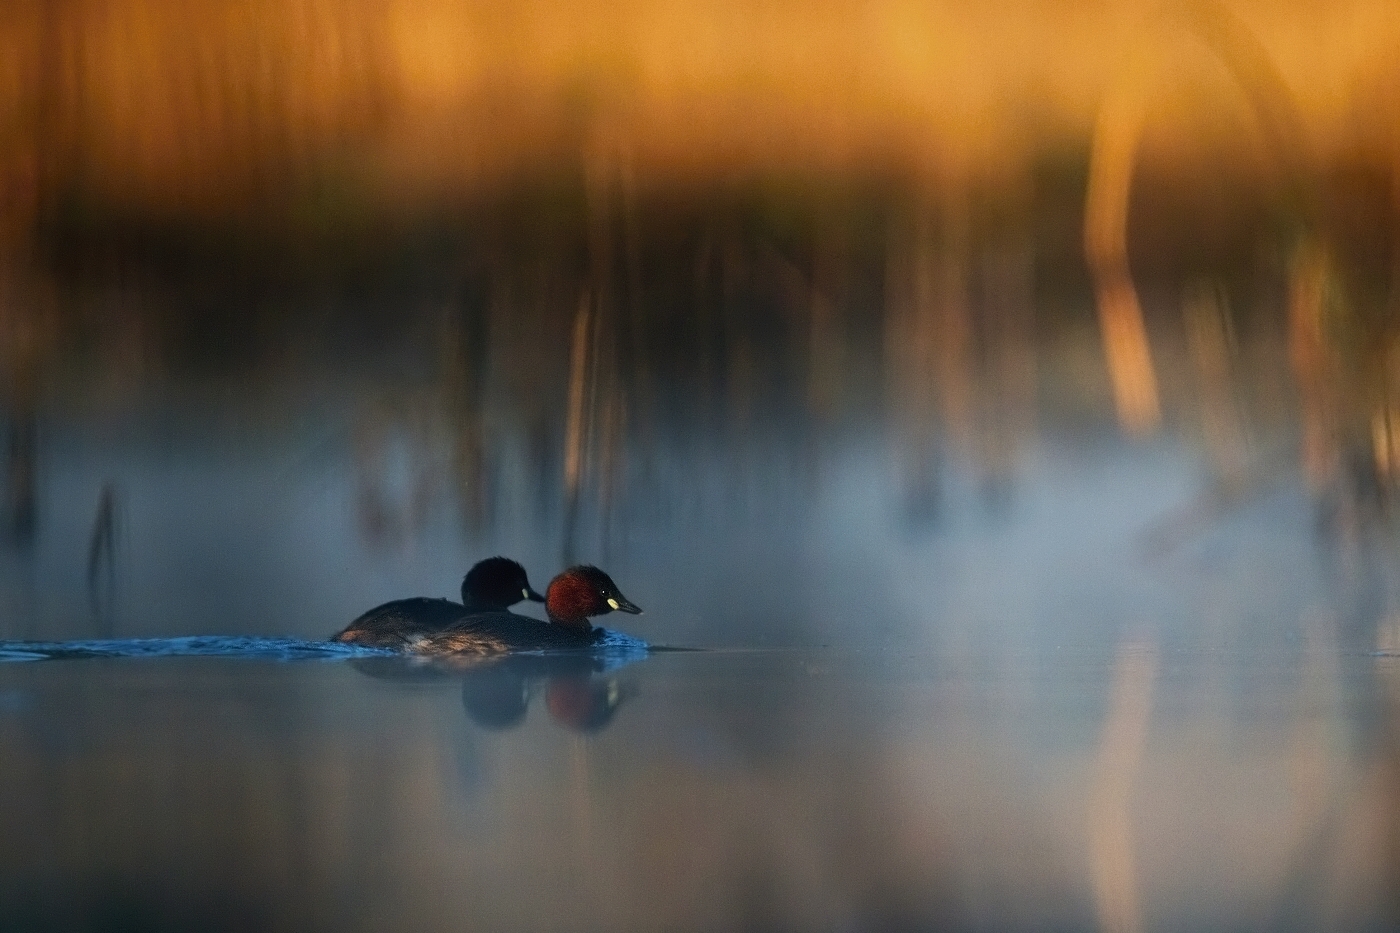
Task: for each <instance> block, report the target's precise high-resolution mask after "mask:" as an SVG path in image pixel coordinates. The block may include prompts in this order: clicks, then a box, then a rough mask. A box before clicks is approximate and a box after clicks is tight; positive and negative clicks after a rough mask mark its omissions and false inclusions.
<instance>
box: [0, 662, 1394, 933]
mask: <svg viewBox="0 0 1400 933" xmlns="http://www.w3.org/2000/svg"><path fill="white" fill-rule="evenodd" d="M378 661H383V664H377V663H369V662H366V661H358V662H356V661H336V662H301V663H281V664H278V663H267V662H261V661H241V660H232V659H208V658H205V659H157V660H126V661H123V660H93V661H68V662H40V663H31V664H7V665H4V666H3V667H0V742H2V743H3V746H0V747H2V748H3V753H4V759H5V762H6V767H5V768H4V770H3V773H0V787H3V791H4V794H5V796H6V799H8V800H11V801H22V802H23V803H22V805H16V806H10V807H7V808H5V810H4V816H3V817H2V818H0V820H2V821H3V833H4V837H5V838H6V839H7V840H8V841H9V844H7V845H6V846H5V847H4V850H3V851H4V854H3V856H0V858H3V862H4V868H3V878H4V886H3V888H0V892H3V900H2V901H0V903H3V913H0V916H3V919H4V924H3V925H4V927H5V928H6V929H20V930H28V929H35V930H47V929H101V930H117V929H123V930H125V929H141V930H146V929H158V930H159V929H178V928H190V927H191V925H193V926H197V927H198V928H201V929H249V928H260V929H275V930H318V929H327V930H330V929H351V930H379V929H386V928H390V927H394V928H403V929H423V930H438V929H442V930H449V929H453V930H455V929H462V928H463V927H464V926H466V927H468V928H472V929H510V930H517V929H518V930H538V929H561V930H604V929H635V930H652V929H696V930H719V929H752V930H774V929H831V930H918V929H982V930H994V929H1027V930H1030V929H1065V930H1089V929H1102V928H1107V929H1135V928H1136V929H1143V928H1151V929H1201V928H1215V929H1288V930H1291V929H1298V930H1303V929H1309V930H1315V929H1339V930H1381V929H1391V928H1393V927H1394V925H1395V924H1396V923H1397V922H1400V905H1398V904H1397V902H1396V899H1395V893H1394V892H1395V881H1396V875H1395V871H1396V865H1397V864H1400V820H1397V812H1398V811H1397V807H1396V799H1397V791H1400V743H1397V739H1396V732H1395V725H1394V723H1395V714H1396V703H1397V699H1400V693H1397V690H1400V666H1397V665H1400V662H1398V661H1396V660H1395V659H1393V658H1380V657H1372V656H1362V655H1355V654H1347V653H1342V652H1339V651H1337V650H1335V649H1334V648H1333V647H1331V646H1328V645H1322V644H1318V645H1312V646H1306V647H1302V648H1299V649H1298V650H1290V651H1267V652H1248V653H1243V654H1242V653H1239V652H1232V651H1224V650H1220V651H1184V650H1171V649H1167V648H1164V647H1162V645H1161V644H1160V642H1158V641H1156V640H1154V639H1153V638H1152V637H1151V636H1147V635H1142V636H1140V637H1138V638H1136V639H1132V638H1130V639H1127V640H1124V641H1123V642H1122V643H1121V644H1120V645H1118V646H1117V647H1116V648H1105V649H1103V650H1076V649H1068V648H1064V649H1049V650H1045V651H1014V650H1013V651H1006V652H1003V653H1001V654H999V655H995V656H986V657H981V658H976V659H973V658H966V659H963V660H957V659H954V658H951V657H949V656H947V655H940V654H936V653H927V652H918V651H894V650H878V651H875V650H872V651H861V650H852V649H850V648H830V649H815V648H814V649H761V650H715V651H708V652H693V653H668V654H660V655H654V656H652V657H651V658H648V659H645V660H639V661H636V662H635V663H630V664H623V665H615V666H613V667H612V669H605V668H606V667H607V665H580V664H577V663H571V662H567V663H564V664H563V665H562V666H561V665H557V664H551V663H548V662H545V661H542V660H540V659H534V661H533V662H531V663H529V664H526V665H524V666H521V667H517V668H515V669H509V667H507V668H505V669H502V668H500V667H495V668H486V669H482V670H474V671H468V672H458V673H455V674H444V673H439V674H435V673H433V672H430V671H426V670H424V669H422V668H421V667H412V666H404V665H402V664H400V663H399V662H397V661H395V660H393V659H378Z"/></svg>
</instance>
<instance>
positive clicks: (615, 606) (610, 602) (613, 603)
mask: <svg viewBox="0 0 1400 933" xmlns="http://www.w3.org/2000/svg"><path fill="white" fill-rule="evenodd" d="M608 605H609V606H612V607H613V608H614V609H616V608H617V600H615V599H613V598H612V597H611V596H609V597H608Z"/></svg>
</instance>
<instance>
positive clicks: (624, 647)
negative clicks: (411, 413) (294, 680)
mask: <svg viewBox="0 0 1400 933" xmlns="http://www.w3.org/2000/svg"><path fill="white" fill-rule="evenodd" d="M648 647H649V646H648V645H647V643H646V642H644V641H642V640H641V639H639V638H633V637H631V636H630V635H624V634H622V633H621V632H611V631H609V632H607V633H606V634H605V635H604V637H603V638H602V639H601V640H599V641H598V642H597V643H596V644H594V645H593V646H591V647H590V648H589V649H588V650H587V651H584V652H580V653H586V654H597V655H614V654H621V655H626V656H629V657H635V656H638V655H645V654H646V653H647V651H648ZM521 653H526V652H521ZM528 653H530V654H537V653H543V652H528ZM550 653H553V652H550ZM403 656H404V655H403V653H402V652H398V651H394V650H392V649H389V648H371V647H368V646H366V645H354V644H345V643H343V642H336V641H306V640H305V639H301V638H267V637H258V636H251V635H189V636H184V637H180V638H110V639H94V640H88V641H0V663H3V662H6V661H71V660H77V659H81V658H249V659H254V660H264V661H343V660H351V659H354V658H379V657H403Z"/></svg>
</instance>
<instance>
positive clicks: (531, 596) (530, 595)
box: [520, 583, 544, 603]
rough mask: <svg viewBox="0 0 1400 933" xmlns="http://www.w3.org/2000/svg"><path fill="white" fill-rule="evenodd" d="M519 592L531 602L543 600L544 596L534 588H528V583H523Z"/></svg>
mask: <svg viewBox="0 0 1400 933" xmlns="http://www.w3.org/2000/svg"><path fill="white" fill-rule="evenodd" d="M520 594H521V595H522V596H524V597H525V598H526V599H528V600H529V601H530V602H532V603H542V602H544V597H543V596H541V595H540V594H539V593H536V592H535V591H534V590H532V589H530V584H528V583H527V584H525V589H523V590H521V591H520Z"/></svg>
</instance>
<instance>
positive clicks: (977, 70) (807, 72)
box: [0, 0, 1400, 211]
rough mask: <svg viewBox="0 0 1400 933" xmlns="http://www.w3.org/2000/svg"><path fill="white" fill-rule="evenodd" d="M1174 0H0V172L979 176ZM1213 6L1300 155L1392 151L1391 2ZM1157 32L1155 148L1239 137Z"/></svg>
mask: <svg viewBox="0 0 1400 933" xmlns="http://www.w3.org/2000/svg"><path fill="white" fill-rule="evenodd" d="M1181 6H1183V7H1184V6H1186V5H1185V4H1183V5H1181ZM1172 9H1173V7H1172V6H1171V5H1169V6H1166V7H1162V6H1158V5H1154V4H1147V3H1128V4H1121V5H1117V6H1105V5H1101V4H1088V3H1078V4H1069V3H1063V2H1053V3H1052V2H1044V0H1016V2H1011V3H1004V4H995V5H984V4H977V3H970V2H950V3H944V4H927V3H915V2H906V0H877V2H874V3H866V2H862V3H856V2H850V0H834V2H830V0H829V2H820V3H809V2H802V3H798V2H786V0H768V2H718V3H714V2H706V3H692V2H680V3H665V4H662V3H655V2H639V0H613V2H595V3H579V4H566V3H553V4H546V3H518V2H514V3H484V2H483V3H472V4H461V3H451V2H446V0H375V2H370V0H338V2H331V0H208V2H199V3H193V4H191V3H184V2H174V0H169V2H167V0H106V2H63V0H17V2H15V3H10V4H6V5H5V7H4V9H3V11H0V119H3V125H4V126H5V127H6V130H5V133H4V138H3V145H2V149H0V155H3V159H4V163H3V164H4V167H5V171H4V172H3V175H4V176H5V177H6V178H7V180H8V183H9V187H11V188H16V187H19V188H23V187H24V180H25V179H26V178H31V177H33V176H34V175H35V173H36V172H37V175H38V178H39V181H40V184H41V185H63V186H76V187H78V188H80V189H82V190H84V191H88V192H91V193H95V194H99V195H101V196H102V198H103V199H104V200H105V199H110V200H114V201H116V202H118V203H122V204H126V205H128V206H139V207H141V208H142V209H144V210H149V211H163V210H171V209H178V210H186V211H188V210H209V209H227V208H229V207H231V206H234V205H245V206H246V203H247V199H248V198H249V197H250V196H251V195H254V194H258V193H263V194H266V193H268V192H269V191H270V190H281V189H282V188H284V187H285V186H286V185H287V184H288V183H293V184H295V183H297V182H299V181H304V180H305V176H307V175H308V174H319V175H322V176H325V177H327V178H329V179H330V180H331V181H330V182H328V183H339V184H346V185H349V186H350V187H352V188H353V189H354V190H355V192H356V195H357V196H360V197H367V198H370V199H372V200H376V201H380V200H382V201H384V202H386V203H390V204H398V205H404V204H411V203H414V200H415V199H417V200H418V201H423V200H431V199H433V198H437V197H441V196H443V195H444V193H451V192H457V191H468V192H469V191H471V190H474V189H476V188H478V187H480V186H483V185H490V184H492V183H493V182H496V181H499V180H500V179H501V178H503V177H511V176H514V175H517V174H519V173H521V172H526V173H528V172H531V171H536V170H538V169H540V168H541V167H542V166H548V165H551V164H556V163H557V162H558V161H560V160H563V161H565V162H570V163H573V162H579V161H581V160H584V159H585V158H586V157H587V155H588V153H589V152H592V151H595V150H597V149H598V148H599V147H602V148H604V149H609V150H616V151H621V152H625V153H626V157H627V159H628V160H629V161H630V162H631V163H632V164H633V165H634V166H635V170H636V171H637V173H638V176H639V178H641V179H642V180H643V181H649V180H650V181H664V182H672V183H679V184H686V183H691V182H695V181H710V180H714V179H716V178H724V177H726V176H727V175H728V174H730V173H733V172H744V171H754V170H758V171H770V172H771V171H786V170H800V171H817V172H831V171H835V172H852V173H856V174H869V173H876V174H878V173H881V172H896V173H902V174H908V175H912V176H915V177H927V178H930V179H934V180H938V179H943V178H946V177H947V176H948V174H949V173H957V172H972V173H973V174H975V175H979V176H983V175H990V176H991V177H995V176H996V175H997V173H999V172H1003V171H1007V170H1011V171H1015V170H1016V168H1017V166H1018V165H1020V164H1022V163H1024V162H1026V161H1027V160H1028V159H1033V158H1034V157H1035V156H1036V154H1037V153H1038V152H1040V151H1043V150H1046V149H1050V150H1053V149H1056V148H1064V147H1067V146H1068V147H1077V146H1080V145H1082V141H1083V140H1085V139H1086V138H1087V137H1088V136H1089V135H1090V134H1091V133H1092V127H1093V125H1094V121H1095V120H1096V118H1097V115H1098V113H1099V110H1100V106H1101V104H1102V102H1103V100H1104V99H1105V95H1106V94H1108V93H1110V92H1111V90H1112V89H1113V88H1114V87H1117V86H1118V85H1119V84H1121V82H1122V78H1123V75H1124V73H1125V71H1127V70H1130V68H1131V60H1132V58H1133V56H1134V55H1135V54H1136V51H1135V50H1137V49H1138V48H1139V47H1140V46H1141V45H1142V42H1141V37H1142V35H1143V34H1144V33H1145V32H1147V33H1157V34H1161V35H1167V34H1169V33H1170V31H1164V30H1163V29H1162V28H1161V22H1160V21H1161V18H1162V13H1163V10H1167V11H1170V10H1172ZM1231 10H1232V15H1235V16H1238V18H1239V22H1240V24H1241V26H1242V28H1244V29H1245V30H1246V31H1247V32H1248V33H1250V34H1251V35H1253V36H1255V37H1257V42H1258V44H1259V47H1260V49H1262V50H1264V51H1265V52H1266V54H1267V56H1268V57H1269V59H1270V60H1271V61H1272V63H1273V64H1274V66H1275V67H1276V68H1277V73H1278V75H1279V76H1280V78H1281V80H1282V81H1283V82H1284V84H1285V85H1286V87H1287V88H1288V89H1289V90H1290V91H1291V93H1292V95H1293V96H1294V99H1295V100H1296V105H1297V112H1298V113H1299V115H1300V117H1301V119H1302V122H1303V126H1304V128H1305V131H1306V133H1307V136H1308V139H1309V141H1310V144H1311V145H1314V146H1315V147H1316V148H1317V150H1318V152H1319V153H1322V154H1324V155H1326V154H1328V153H1339V152H1349V151H1353V150H1355V149H1357V148H1358V147H1360V148H1368V147H1369V148H1378V149H1379V151H1381V152H1385V151H1393V150H1394V145H1395V143H1394V137H1395V131H1394V127H1395V125H1396V124H1397V122H1400V121H1397V114H1400V92H1397V87H1400V64H1397V57H1396V56H1395V55H1394V49H1395V48H1397V47H1400V7H1397V5H1396V4H1395V3H1393V2H1389V0H1349V2H1342V3H1337V4H1329V5H1326V6H1325V7H1322V6H1316V5H1312V4H1305V3H1300V2H1296V0H1288V2H1284V0H1262V2H1251V3H1241V4H1233V5H1231ZM1166 41H1167V45H1166V52H1165V56H1166V62H1165V66H1164V67H1165V68H1166V71H1167V72H1168V73H1169V74H1170V75H1171V76H1172V77H1171V80H1170V81H1167V82H1164V83H1163V85H1162V87H1160V88H1159V89H1158V92H1157V96H1156V97H1155V98H1154V104H1153V106H1154V107H1155V108H1156V111H1157V114H1156V118H1155V121H1156V124H1157V126H1158V129H1159V130H1162V132H1158V133H1155V134H1154V136H1153V143H1154V145H1156V146H1158V147H1161V148H1162V149H1163V151H1165V152H1167V153H1168V154H1171V153H1172V152H1174V151H1175V152H1176V154H1177V155H1183V152H1182V150H1190V149H1191V148H1192V147H1193V146H1195V145H1198V144H1199V140H1200V139H1201V138H1203V137H1204V136H1211V135H1220V134H1222V133H1223V134H1224V135H1225V136H1226V137H1234V136H1236V135H1238V134H1239V133H1240V127H1239V126H1238V125H1237V124H1236V123H1234V122H1233V121H1234V120H1235V118H1236V117H1237V116H1238V113H1237V112H1238V111H1239V110H1240V106H1241V101H1242V100H1243V98H1242V97H1241V89H1240V88H1239V87H1238V86H1237V85H1234V84H1233V83H1232V81H1231V78H1230V75H1229V74H1228V73H1227V72H1226V69H1224V68H1222V67H1221V64H1220V62H1219V61H1218V60H1217V58H1216V57H1214V54H1213V53H1214V52H1218V48H1216V49H1214V50H1213V49H1212V48H1211V43H1209V42H1203V41H1202V40H1201V36H1200V35H1199V33H1197V34H1195V35H1193V34H1192V33H1191V32H1190V31H1189V30H1177V31H1176V33H1175V34H1170V38H1169V39H1168V40H1166ZM1248 93H1249V91H1248V89H1245V94H1246V95H1247V94H1248ZM1244 135H1245V136H1248V135H1249V133H1248V132H1246V133H1245V134H1244ZM1239 145H1240V146H1241V147H1242V149H1243V150H1246V151H1247V150H1249V149H1250V148H1251V147H1256V148H1257V145H1258V143H1257V141H1251V140H1249V139H1242V140H1239ZM1185 154H1186V155H1189V151H1188V152H1186V153H1185ZM36 162H37V163H38V164H37V165H36V164H35V163H36ZM7 200H8V201H9V202H10V203H12V204H13V203H14V201H15V194H14V192H13V191H12V192H11V193H10V197H9V198H8V199H7Z"/></svg>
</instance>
